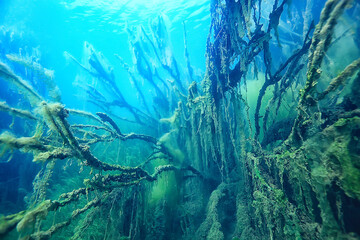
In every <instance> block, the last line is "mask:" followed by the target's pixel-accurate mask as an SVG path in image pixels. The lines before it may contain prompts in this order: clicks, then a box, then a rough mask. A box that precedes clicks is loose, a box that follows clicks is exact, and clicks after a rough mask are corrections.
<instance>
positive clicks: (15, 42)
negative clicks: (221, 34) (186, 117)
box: [0, 0, 210, 108]
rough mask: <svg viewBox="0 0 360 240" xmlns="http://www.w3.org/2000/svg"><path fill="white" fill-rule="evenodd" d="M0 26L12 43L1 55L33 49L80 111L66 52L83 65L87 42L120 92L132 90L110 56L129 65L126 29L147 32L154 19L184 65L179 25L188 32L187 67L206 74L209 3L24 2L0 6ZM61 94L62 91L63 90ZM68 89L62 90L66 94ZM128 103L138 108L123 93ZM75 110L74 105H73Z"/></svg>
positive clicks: (75, 70) (73, 71)
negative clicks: (163, 26) (165, 27)
mask: <svg viewBox="0 0 360 240" xmlns="http://www.w3.org/2000/svg"><path fill="white" fill-rule="evenodd" d="M0 9H1V12H2V14H1V17H0V25H1V26H3V28H4V29H5V30H6V31H8V34H12V37H11V38H12V43H10V44H9V46H7V45H6V44H2V46H1V47H0V48H1V51H3V53H4V52H5V53H18V52H19V49H20V48H22V49H25V48H27V49H28V51H31V48H37V49H38V50H39V52H40V53H41V58H40V63H41V64H42V65H43V66H44V67H46V68H49V69H52V70H54V71H55V81H56V83H57V84H58V86H59V88H60V89H62V97H63V101H64V103H65V104H66V103H71V105H72V107H74V108H78V107H83V106H82V105H81V101H80V102H79V101H74V98H73V96H74V95H76V94H77V92H78V91H77V89H76V88H73V87H72V86H73V85H72V83H73V82H74V81H75V78H76V75H77V74H78V72H79V71H80V70H79V68H77V66H75V65H74V64H73V63H69V62H68V61H66V58H65V57H64V52H65V51H67V52H69V53H71V54H72V55H73V56H74V57H76V58H77V59H79V60H81V57H82V54H83V45H84V42H85V41H87V42H89V43H90V44H92V45H93V46H94V48H95V49H96V50H97V51H100V52H102V53H103V55H104V56H105V57H106V58H107V59H108V60H109V62H110V64H111V65H112V66H113V67H114V69H115V77H116V79H117V81H118V82H119V84H120V85H121V86H122V88H124V89H131V85H130V84H129V81H128V80H127V79H128V74H127V72H126V71H125V70H124V69H122V68H121V67H120V66H119V62H118V60H117V59H116V58H115V56H114V54H118V55H120V56H121V57H122V58H123V59H124V61H125V62H127V63H128V64H130V65H131V64H132V58H131V54H130V49H129V44H128V34H127V33H126V28H133V27H138V26H139V25H142V26H144V28H145V29H146V30H147V31H149V22H150V21H151V20H153V19H155V18H156V17H157V16H158V15H163V16H164V18H165V19H166V20H167V24H168V30H169V34H170V35H171V43H172V45H173V49H174V55H175V57H176V59H178V61H179V63H180V64H181V65H182V66H185V62H184V57H183V56H184V44H183V42H184V39H183V26H182V24H183V21H185V23H186V26H187V36H188V48H189V52H190V53H191V54H190V61H191V63H192V65H193V66H194V67H195V70H197V71H198V72H200V73H201V72H202V73H203V72H204V71H205V45H206V38H207V35H208V32H209V26H210V15H209V1H208V0H200V1H185V0H184V1H175V0H171V1H165V2H163V1H141V0H138V1H128V0H127V1H125V0H124V1H55V0H54V1H47V0H39V1H26V0H20V1H18V0H15V1H7V0H2V1H1V2H0ZM63 89H64V90H63ZM65 89H66V90H65ZM124 94H125V95H126V98H127V99H129V101H131V102H133V103H136V99H134V94H132V93H131V91H124ZM74 104H75V105H74Z"/></svg>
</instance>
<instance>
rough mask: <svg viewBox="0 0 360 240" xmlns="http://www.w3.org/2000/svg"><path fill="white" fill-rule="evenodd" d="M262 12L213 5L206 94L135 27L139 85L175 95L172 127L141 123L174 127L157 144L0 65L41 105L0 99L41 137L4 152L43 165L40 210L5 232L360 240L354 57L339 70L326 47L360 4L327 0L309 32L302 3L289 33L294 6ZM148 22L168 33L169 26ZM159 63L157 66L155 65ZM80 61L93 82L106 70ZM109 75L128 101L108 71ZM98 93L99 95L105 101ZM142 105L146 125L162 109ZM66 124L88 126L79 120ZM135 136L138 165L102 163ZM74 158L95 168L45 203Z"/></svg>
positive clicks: (10, 219)
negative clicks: (105, 153)
mask: <svg viewBox="0 0 360 240" xmlns="http://www.w3.org/2000/svg"><path fill="white" fill-rule="evenodd" d="M265 4H269V3H268V2H266V3H265V2H263V1H261V0H249V1H246V0H239V1H217V0H214V1H212V2H211V28H210V33H209V36H208V40H207V51H206V66H207V68H206V74H205V76H204V79H203V81H202V86H198V84H197V83H196V82H192V83H191V84H190V85H189V87H188V90H187V92H186V91H185V89H184V88H185V83H184V82H183V81H181V78H180V77H179V76H180V75H181V74H180V70H179V66H178V65H177V63H176V60H175V59H174V58H172V57H171V56H170V57H168V58H164V57H163V56H162V55H161V54H163V52H166V50H164V49H165V48H167V47H168V46H166V45H165V46H164V45H162V44H163V43H164V42H162V41H159V42H156V41H154V40H151V39H150V38H149V36H148V35H147V34H146V33H145V31H144V30H143V29H142V28H141V27H140V28H139V29H138V30H136V33H135V31H132V30H129V34H130V36H131V41H130V44H131V46H132V49H133V51H134V56H135V58H136V61H135V62H134V63H135V65H134V68H131V67H129V66H128V65H127V64H126V63H125V62H124V61H123V60H122V59H121V58H119V59H120V60H121V64H122V66H123V67H124V68H125V69H126V70H127V71H128V73H129V75H130V78H132V81H134V83H135V82H136V81H137V80H136V79H135V78H136V77H137V76H139V75H140V76H141V77H143V78H145V79H146V80H147V81H149V83H150V84H152V85H153V87H154V88H155V89H157V90H156V96H155V98H159V99H160V100H159V101H162V102H164V101H165V102H166V100H168V99H169V94H175V95H174V96H175V97H174V98H172V99H171V100H174V99H176V100H177V101H179V102H178V104H177V105H176V107H175V106H173V105H172V103H170V102H168V103H167V105H168V106H170V107H169V108H168V109H165V108H164V109H163V110H164V111H163V113H162V114H164V113H165V112H173V116H172V117H171V118H169V119H166V120H165V121H164V119H163V120H162V121H160V118H161V117H163V115H162V114H161V113H155V115H154V117H152V118H153V119H154V121H153V122H149V121H147V122H146V123H147V124H150V125H151V124H153V125H152V126H156V125H157V124H159V121H160V122H162V123H169V124H170V126H169V128H170V130H169V131H168V132H161V133H160V134H163V136H162V137H161V138H159V139H157V138H155V137H153V136H148V135H143V134H135V133H129V134H125V133H124V132H123V131H122V130H121V129H120V128H119V126H118V125H117V123H116V122H115V121H114V120H113V119H112V118H111V116H110V113H111V112H109V114H106V113H101V112H99V113H96V114H92V113H88V112H84V111H79V110H74V109H68V108H66V107H64V106H63V105H62V104H60V103H50V102H47V101H45V100H44V99H43V97H41V96H40V95H39V94H38V93H37V91H35V90H34V89H33V87H31V86H30V85H29V84H28V83H27V82H26V81H24V80H22V79H21V78H20V77H19V76H17V75H16V74H15V73H13V72H12V71H11V70H10V68H9V67H7V66H6V65H5V64H1V65H0V76H1V78H2V79H5V80H8V81H9V82H11V84H13V85H14V86H15V87H16V88H17V89H19V90H20V91H21V92H23V94H24V96H26V98H27V99H28V100H29V102H30V103H31V104H32V106H33V107H34V109H33V110H31V111H27V110H23V109H17V108H13V107H10V106H9V105H8V104H6V103H1V105H0V110H2V111H6V112H9V113H10V114H12V115H14V116H16V117H21V118H26V119H28V121H36V125H37V127H36V131H35V133H34V135H33V136H32V137H19V138H17V137H15V136H14V135H12V134H10V133H2V134H1V135H0V142H1V143H2V145H3V146H4V147H5V148H6V149H14V148H15V149H21V150H22V151H25V152H31V153H32V154H33V156H34V158H33V159H34V161H35V162H43V163H45V164H46V169H45V170H44V172H43V173H42V175H38V177H39V179H38V181H39V183H41V184H39V186H38V188H37V190H38V192H37V195H36V196H37V197H35V198H34V201H33V204H32V205H30V206H29V208H28V209H26V210H24V211H22V212H19V213H16V214H13V215H9V216H4V217H2V218H1V219H0V235H1V236H4V237H7V236H9V235H11V234H14V231H13V229H14V228H15V227H16V230H17V232H18V233H19V234H20V237H23V238H25V239H49V238H51V237H53V238H61V235H63V236H64V237H65V238H66V236H70V237H69V238H71V239H98V238H99V239H100V238H101V239H106V238H108V239H121V238H123V239H359V238H360V237H359V234H360V232H359V229H358V226H359V221H360V219H359V216H357V215H354V214H352V212H354V211H359V209H360V208H359V206H360V184H359V182H360V169H359V164H358V163H359V159H360V156H359V137H360V136H359V135H360V118H359V117H360V116H359V105H360V101H359V97H358V96H359V83H360V72H359V69H360V60H359V59H346V60H344V62H346V61H349V62H347V63H346V64H347V66H346V67H345V68H340V67H341V65H342V64H339V65H336V64H334V63H331V61H333V60H332V59H338V58H341V57H344V56H341V55H340V53H338V52H336V51H335V52H334V51H333V52H331V50H332V49H334V48H337V47H339V46H340V44H344V42H343V41H345V39H346V38H344V36H346V35H347V34H348V32H349V31H348V30H346V31H344V32H341V30H342V28H338V26H339V25H341V24H342V23H339V19H340V17H341V16H345V15H348V14H351V13H350V12H349V10H347V9H350V11H351V10H352V8H354V7H358V6H359V5H358V3H356V2H353V1H350V0H340V1H337V0H328V1H327V2H326V4H325V6H324V8H323V10H322V12H321V15H320V20H319V22H318V23H317V24H316V26H314V24H313V23H311V21H309V19H311V18H312V12H311V6H312V1H311V0H308V1H307V2H306V6H305V5H304V6H303V9H298V10H297V12H298V14H301V15H302V16H303V17H302V18H301V19H302V20H303V24H302V27H298V28H296V29H293V31H289V30H288V28H287V27H289V25H290V26H292V24H294V23H296V21H298V20H299V18H296V17H295V16H293V18H294V19H292V16H290V15H288V16H286V13H285V14H284V12H285V10H286V9H288V10H289V11H288V12H291V8H292V7H294V6H292V4H291V3H290V1H287V0H283V1H278V0H275V1H273V5H272V7H271V8H267V6H265ZM297 12H296V11H295V13H297ZM285 21H286V22H287V23H288V24H285ZM151 26H152V27H154V29H155V30H153V32H154V33H159V34H160V33H161V34H164V32H162V30H161V29H159V28H160V27H161V18H159V19H157V20H156V21H154V23H153V24H152V25H151ZM293 27H295V26H293ZM354 27H357V26H355V25H351V26H349V28H350V29H352V28H354ZM351 31H352V30H350V32H351ZM159 36H160V35H159ZM161 36H163V37H165V36H164V35H161ZM158 39H160V38H158ZM165 42H166V41H165ZM145 44H148V45H147V46H146V47H145ZM290 47H291V48H290ZM289 48H290V49H291V51H285V50H286V49H289ZM147 51H148V52H147ZM185 51H186V52H185V56H186V57H187V56H188V53H187V50H185ZM94 54H95V55H94V56H93V58H94V57H95V56H96V53H94ZM91 59H92V58H90V60H91ZM274 59H279V61H275V60H274ZM165 60H166V61H165ZM153 61H157V64H153V65H150V64H149V63H150V62H153ZM93 62H94V61H93ZM91 63H92V62H90V64H91ZM79 64H80V66H82V67H83V68H85V69H86V70H87V71H88V72H89V73H90V74H93V75H94V74H95V75H96V74H97V75H99V74H101V73H104V71H102V70H99V69H100V68H96V67H94V66H95V65H94V66H92V67H93V69H90V68H87V67H86V66H83V65H82V64H81V63H79ZM331 64H332V65H331ZM328 65H331V68H328ZM96 66H98V65H96ZM187 66H188V70H187V71H188V73H189V76H192V75H191V65H190V64H188V65H187ZM160 68H161V69H162V70H163V71H165V72H167V74H169V75H171V76H172V77H173V80H174V81H173V82H171V84H170V85H169V83H166V82H164V81H162V78H161V75H159V71H160V70H159V69H160ZM332 68H338V69H336V70H335V71H334V70H333V69H332ZM94 69H95V70H96V72H95V71H94ZM101 69H105V70H106V68H104V67H102V68H101ZM135 69H136V71H137V72H138V74H135V72H136V71H135ZM108 70H109V69H108ZM110 72H111V71H110ZM335 74H336V75H335ZM103 75H104V74H103ZM251 75H254V77H253V76H251ZM109 76H110V77H109ZM100 77H101V76H100ZM101 78H102V79H103V81H104V83H105V84H106V87H107V88H109V89H110V90H109V91H111V92H112V93H113V96H115V97H117V98H118V100H119V99H120V100H121V99H122V98H121V94H120V93H119V91H120V90H119V91H118V90H116V89H117V87H116V83H115V81H114V78H113V77H111V73H110V74H106V75H104V76H102V77H101ZM252 78H258V79H259V80H257V81H255V80H253V79H252ZM154 79H156V81H157V82H155V80H154ZM259 82H260V85H259V87H257V88H256V87H255V86H254V85H255V83H259ZM134 85H135V88H136V90H137V91H139V93H141V89H140V88H138V87H136V84H134ZM89 87H91V86H89ZM95 90H96V89H94V90H92V92H91V94H95ZM176 94H177V95H176ZM93 96H95V95H93ZM100 96H101V95H100V94H97V97H96V98H94V99H96V100H97V102H98V103H99V104H100V105H101V104H104V103H105V105H106V103H107V102H106V101H105V100H104V99H102V100H101V97H100ZM140 96H141V94H140ZM141 98H143V99H142V101H143V109H139V111H137V110H136V111H135V110H134V113H133V117H134V119H135V121H136V122H138V123H139V121H138V120H140V121H141V117H140V116H148V115H152V114H153V113H154V112H153V111H152V110H151V109H150V106H147V105H146V99H145V97H144V96H142V97H141ZM123 100H124V99H123ZM266 100H267V102H266ZM114 102H115V101H114ZM119 102H120V103H121V104H122V105H121V106H122V107H125V108H128V110H129V111H130V109H131V106H126V104H125V103H124V101H119ZM154 102H155V101H154ZM175 108H176V109H175ZM130 112H131V111H130ZM139 113H140V115H137V114H139ZM156 114H158V116H156ZM69 115H78V116H79V117H80V118H79V119H86V120H85V121H84V120H81V121H82V122H81V123H76V124H75V123H73V122H72V121H70V120H68V116H69ZM164 129H166V128H164ZM128 140H137V141H139V142H141V143H143V142H146V143H147V144H149V146H150V147H151V150H150V154H149V156H148V157H147V158H144V160H143V161H141V163H139V164H138V165H135V166H133V165H131V163H130V165H129V166H128V165H124V164H122V163H119V162H111V163H110V162H109V160H106V161H104V160H100V158H98V157H96V156H95V154H94V152H96V146H98V145H99V144H102V143H106V144H107V145H110V144H112V142H114V141H122V142H125V141H128ZM131 145H133V146H135V147H137V148H139V149H141V148H142V147H143V146H142V145H143V144H138V143H137V142H133V144H131ZM91 146H94V147H91ZM111 146H113V145H111ZM133 146H130V145H127V147H133ZM118 148H120V145H118ZM119 151H120V149H119ZM134 154H135V153H134ZM69 158H76V159H78V160H79V162H80V164H81V166H82V167H88V168H91V171H90V172H86V173H85V174H84V175H85V177H84V179H83V186H82V187H80V188H76V189H73V190H71V191H70V192H67V193H63V194H61V195H59V196H58V200H54V199H53V200H49V199H48V200H46V197H45V194H44V193H43V192H44V191H46V183H48V182H49V179H50V177H51V172H52V168H53V167H54V164H55V163H57V162H58V161H59V160H61V159H69ZM95 172H96V173H95ZM105 173H106V174H105ZM87 174H89V175H87ZM81 179H82V178H81ZM62 192H64V191H62ZM79 204H82V205H80V207H79V206H78V205H79ZM60 210H61V211H60ZM85 212H87V215H86V216H85V217H82V218H81V219H80V220H79V218H80V217H79V216H81V214H83V213H85ZM55 213H56V215H55ZM66 213H68V215H66ZM51 214H52V215H51ZM50 216H53V219H56V221H55V220H54V221H52V219H50V218H51V217H50ZM60 230H61V232H60ZM85 230H87V231H85Z"/></svg>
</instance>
